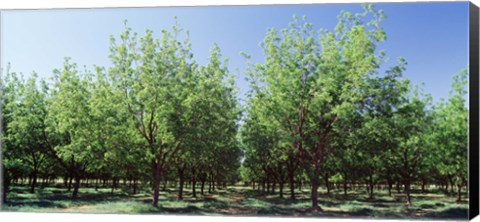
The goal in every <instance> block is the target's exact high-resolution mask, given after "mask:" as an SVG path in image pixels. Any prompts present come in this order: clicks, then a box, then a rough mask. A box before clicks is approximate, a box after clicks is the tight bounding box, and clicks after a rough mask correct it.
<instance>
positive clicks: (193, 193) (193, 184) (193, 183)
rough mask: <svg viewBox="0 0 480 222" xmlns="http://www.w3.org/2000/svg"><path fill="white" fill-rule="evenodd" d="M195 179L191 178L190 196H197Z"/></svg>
mask: <svg viewBox="0 0 480 222" xmlns="http://www.w3.org/2000/svg"><path fill="white" fill-rule="evenodd" d="M196 187H197V181H196V180H195V177H194V178H193V179H192V197H197V190H196Z"/></svg>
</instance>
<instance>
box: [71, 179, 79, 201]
mask: <svg viewBox="0 0 480 222" xmlns="http://www.w3.org/2000/svg"><path fill="white" fill-rule="evenodd" d="M80 182H81V178H80V175H76V176H75V186H74V187H73V194H72V198H73V199H77V197H78V189H79V188H80Z"/></svg>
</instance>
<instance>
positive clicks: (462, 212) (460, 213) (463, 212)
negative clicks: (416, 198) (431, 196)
mask: <svg viewBox="0 0 480 222" xmlns="http://www.w3.org/2000/svg"><path fill="white" fill-rule="evenodd" d="M425 217H429V218H442V219H444V218H445V219H459V218H464V219H467V218H468V209H467V208H463V207H452V208H447V209H445V210H442V211H439V212H432V213H427V214H425Z"/></svg>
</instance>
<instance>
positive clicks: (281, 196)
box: [278, 183, 283, 198]
mask: <svg viewBox="0 0 480 222" xmlns="http://www.w3.org/2000/svg"><path fill="white" fill-rule="evenodd" d="M278 186H279V189H280V191H279V192H280V198H283V183H279V184H278Z"/></svg>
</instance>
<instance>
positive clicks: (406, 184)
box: [404, 177, 412, 206]
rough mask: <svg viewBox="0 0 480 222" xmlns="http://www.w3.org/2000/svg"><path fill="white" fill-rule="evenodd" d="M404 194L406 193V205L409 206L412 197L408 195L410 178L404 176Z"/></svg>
mask: <svg viewBox="0 0 480 222" xmlns="http://www.w3.org/2000/svg"><path fill="white" fill-rule="evenodd" d="M404 185H405V194H406V198H407V205H408V206H411V205H412V199H411V196H410V178H409V177H407V178H405V184H404Z"/></svg>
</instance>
